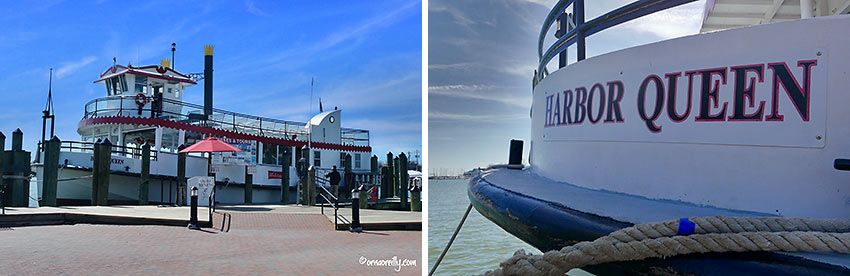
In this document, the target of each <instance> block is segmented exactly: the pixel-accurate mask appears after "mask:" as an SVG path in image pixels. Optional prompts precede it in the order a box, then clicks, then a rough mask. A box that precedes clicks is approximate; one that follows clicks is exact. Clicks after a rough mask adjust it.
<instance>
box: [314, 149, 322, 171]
mask: <svg viewBox="0 0 850 276" xmlns="http://www.w3.org/2000/svg"><path fill="white" fill-rule="evenodd" d="M321 153H322V152H320V151H318V150H317V151H313V166H316V167H321V166H322V155H321Z"/></svg>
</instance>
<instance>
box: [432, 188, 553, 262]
mask: <svg viewBox="0 0 850 276" xmlns="http://www.w3.org/2000/svg"><path fill="white" fill-rule="evenodd" d="M468 182H469V180H467V179H452V180H429V181H428V196H429V200H430V201H429V202H428V269H429V270H430V268H431V266H433V265H434V262H436V261H437V258H439V257H440V252H442V250H443V248H445V246H446V243H448V242H449V239H450V238H451V237H452V233H453V232H454V230H455V228H456V227H457V224H458V223H460V219H461V218H462V217H463V212H464V211H466V206H468V205H469V198H468V197H467V195H466V184H467V183H468ZM518 249H525V251H526V252H534V253H535V254H540V251H539V250H537V249H535V248H534V247H532V246H530V245H528V244H526V243H525V242H523V241H522V240H520V239H518V238H516V237H514V236H513V235H511V234H509V233H508V232H505V230H502V228H500V227H499V226H498V225H496V224H495V223H493V222H491V221H490V220H488V219H487V218H485V217H484V216H482V215H481V214H479V213H478V211H476V210H475V208H473V209H472V211H470V213H469V217H468V218H467V219H466V223H464V224H463V228H461V230H460V233H459V234H458V236H457V238H456V239H455V242H454V244H453V245H452V247H451V249H450V250H449V252H448V253H447V254H446V257H444V258H443V261H442V262H441V263H440V267H439V268H437V272H435V273H434V274H435V275H470V274H481V273H484V272H486V271H488V270H493V269H496V268H499V263H500V262H502V261H504V260H506V259H507V258H510V257H511V256H513V254H514V252H515V251H517V250H518Z"/></svg>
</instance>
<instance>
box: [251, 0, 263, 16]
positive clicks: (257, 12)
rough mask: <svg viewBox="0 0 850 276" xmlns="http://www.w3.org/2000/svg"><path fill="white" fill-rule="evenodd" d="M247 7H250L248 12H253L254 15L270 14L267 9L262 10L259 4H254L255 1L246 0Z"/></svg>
mask: <svg viewBox="0 0 850 276" xmlns="http://www.w3.org/2000/svg"><path fill="white" fill-rule="evenodd" d="M245 8H246V9H248V13H251V14H253V15H259V16H269V14H268V13H266V12H265V11H263V10H261V9H259V8H257V6H256V5H254V1H250V0H246V1H245Z"/></svg>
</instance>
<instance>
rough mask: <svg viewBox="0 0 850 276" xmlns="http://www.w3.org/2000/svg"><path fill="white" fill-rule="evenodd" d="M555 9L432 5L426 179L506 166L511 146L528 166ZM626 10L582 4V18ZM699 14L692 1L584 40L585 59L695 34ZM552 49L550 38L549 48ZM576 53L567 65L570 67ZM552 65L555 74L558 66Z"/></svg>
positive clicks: (615, 3)
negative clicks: (534, 86)
mask: <svg viewBox="0 0 850 276" xmlns="http://www.w3.org/2000/svg"><path fill="white" fill-rule="evenodd" d="M556 2H557V1H555V0H490V1H452V0H432V1H429V5H428V24H429V25H428V32H429V34H428V63H429V64H428V93H429V95H428V105H429V106H428V136H429V137H428V139H429V140H428V141H429V144H428V148H429V152H428V154H429V155H428V158H429V170H430V171H429V173H436V174H456V173H459V172H462V171H464V170H469V169H471V168H474V167H479V166H487V165H489V164H503V163H507V160H508V146H509V141H510V139H512V138H515V139H522V140H525V141H526V145H525V150H526V155H525V157H524V158H523V160H524V161H525V162H527V156H528V155H527V151H528V144H527V143H528V137H529V136H530V131H531V129H530V120H529V109H530V107H531V76H532V72H533V71H534V69H535V68H536V67H537V38H538V35H539V33H540V28H541V27H542V22H543V20H544V19H545V18H546V15H547V14H548V12H549V11H550V10H551V9H552V6H554V4H555V3H556ZM630 2H632V1H631V0H607V1H586V4H585V6H586V9H587V11H586V18H587V19H588V20H589V19H592V18H595V17H597V16H599V15H602V14H604V13H606V12H609V11H611V10H613V9H615V8H617V7H621V6H623V5H626V4H628V3H630ZM704 6H705V2H704V1H697V2H694V3H690V4H687V5H683V6H679V7H676V8H673V9H669V10H666V11H662V12H659V13H656V14H653V15H650V16H646V17H643V18H640V19H637V20H634V21H631V22H629V23H626V24H623V25H620V26H617V27H614V28H611V29H609V30H606V31H604V32H600V33H598V34H596V35H594V36H592V37H589V38H588V39H587V54H588V57H593V56H595V55H599V54H604V53H607V52H611V51H615V50H618V49H623V48H627V47H632V46H637V45H642V44H646V43H651V42H655V41H659V40H663V39H670V38H674V37H680V36H684V35H691V34H696V33H698V32H699V27H700V23H701V19H702V10H703V7H704ZM552 31H554V28H552ZM550 32H551V31H550ZM552 42H554V36H553V35H552V34H550V35H548V36H547V42H546V43H545V45H547V46H546V47H548V45H550V44H551V43H552ZM573 48H574V47H571V48H570V54H569V60H571V61H573V62H574V61H575V60H576V59H575V50H574V49H573ZM550 65H552V66H550V71H552V70H555V69H556V68H555V67H556V66H557V60H556V61H555V62H553V63H552V64H550ZM553 66H554V67H553Z"/></svg>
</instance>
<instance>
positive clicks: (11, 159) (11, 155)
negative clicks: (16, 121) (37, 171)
mask: <svg viewBox="0 0 850 276" xmlns="http://www.w3.org/2000/svg"><path fill="white" fill-rule="evenodd" d="M23 140H24V133H23V132H22V131H21V129H16V130H15V131H14V132H12V149H11V150H8V151H4V154H3V155H4V158H3V164H4V165H3V167H4V168H3V176H4V179H3V183H4V184H6V187H7V190H6V195H5V196H6V199H5V200H4V204H5V205H6V206H11V207H26V206H29V197H30V194H29V193H30V188H29V187H30V182H29V180H28V176H29V175H30V172H31V170H32V168H31V167H30V160H31V159H30V152H27V151H24V150H23Z"/></svg>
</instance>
